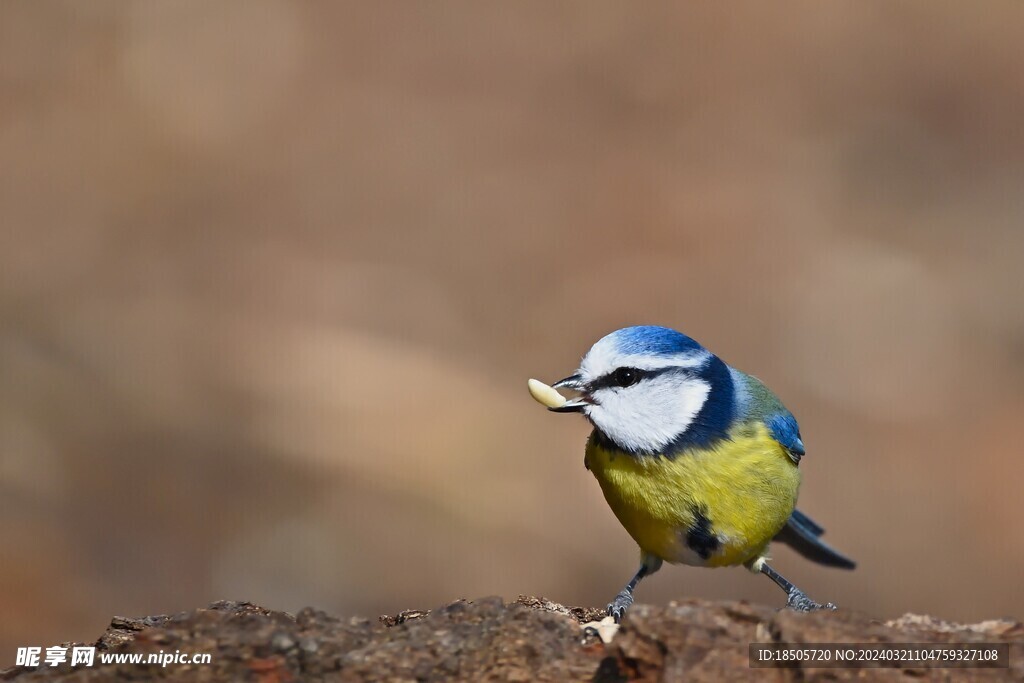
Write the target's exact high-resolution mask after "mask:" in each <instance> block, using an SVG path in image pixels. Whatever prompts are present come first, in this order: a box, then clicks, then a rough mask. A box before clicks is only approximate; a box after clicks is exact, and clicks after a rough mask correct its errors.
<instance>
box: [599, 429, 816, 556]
mask: <svg viewBox="0 0 1024 683" xmlns="http://www.w3.org/2000/svg"><path fill="white" fill-rule="evenodd" d="M730 437H731V438H730V439H723V440H722V441H720V442H719V443H718V444H716V445H715V446H714V447H713V448H709V449H706V450H701V451H687V452H684V453H680V454H679V455H677V456H675V457H674V458H671V459H669V458H666V457H663V456H636V457H634V456H630V455H628V454H626V453H623V452H621V451H618V450H616V449H611V448H606V447H603V446H601V445H599V444H598V443H597V439H595V438H594V437H593V436H592V437H591V439H590V442H589V443H588V444H587V453H586V463H587V467H588V468H589V469H590V471H591V472H593V474H594V476H595V477H596V478H597V481H598V483H600V485H601V490H602V491H603V492H604V497H605V499H606V500H607V501H608V505H609V506H611V508H612V511H613V512H614V513H615V516H616V517H618V519H619V521H620V522H621V523H622V526H624V527H625V528H626V531H628V532H629V535H630V536H632V537H633V539H634V540H635V541H636V542H637V544H638V545H639V546H640V549H641V550H643V551H644V552H647V553H650V554H653V555H655V556H657V557H660V558H661V559H663V560H665V561H667V562H681V563H684V564H692V565H705V566H712V567H717V566H724V565H735V564H741V563H743V562H746V561H748V560H751V559H754V558H756V557H758V556H759V555H760V554H761V553H763V552H764V550H765V548H766V546H767V545H768V543H769V541H771V539H772V537H774V536H775V534H777V533H778V532H779V530H781V529H782V527H783V526H784V525H785V523H786V520H787V519H788V518H789V515H790V513H792V512H793V508H794V507H796V498H797V493H798V491H799V489H800V470H799V469H798V468H797V466H796V464H795V463H794V462H793V461H792V460H791V459H790V458H789V456H788V454H787V453H786V451H785V449H784V448H783V447H782V446H781V445H780V444H779V443H778V442H777V441H776V440H775V439H774V438H772V436H771V434H770V433H769V432H768V429H767V428H766V427H765V426H764V425H762V424H754V425H746V426H743V427H741V428H739V429H736V430H734V431H733V432H732V433H731V434H730Z"/></svg>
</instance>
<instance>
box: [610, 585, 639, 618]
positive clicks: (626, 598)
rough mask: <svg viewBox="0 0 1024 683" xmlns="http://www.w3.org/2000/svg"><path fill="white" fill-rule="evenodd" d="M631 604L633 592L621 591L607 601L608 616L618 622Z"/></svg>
mask: <svg viewBox="0 0 1024 683" xmlns="http://www.w3.org/2000/svg"><path fill="white" fill-rule="evenodd" d="M632 604H633V594H632V593H630V592H629V591H622V592H620V593H619V594H618V595H616V596H615V599H614V600H612V601H611V602H609V603H608V616H610V617H611V618H612V619H614V620H615V623H616V624H617V623H619V622H620V621H621V620H622V617H623V615H624V614H625V613H626V610H627V609H629V606H630V605H632Z"/></svg>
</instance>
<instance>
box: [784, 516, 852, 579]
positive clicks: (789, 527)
mask: <svg viewBox="0 0 1024 683" xmlns="http://www.w3.org/2000/svg"><path fill="white" fill-rule="evenodd" d="M823 533H825V530H824V529H822V528H821V527H820V526H818V525H817V524H816V523H815V522H814V520H812V519H811V518H810V517H808V516H807V515H805V514H804V513H802V512H800V511H799V510H793V514H791V515H790V516H789V519H788V520H787V521H786V526H784V527H782V531H780V532H779V533H778V534H776V535H775V540H776V541H779V542H780V543H785V544H786V545H788V546H789V547H790V548H792V549H793V550H795V551H797V552H798V553H800V554H801V555H803V556H804V557H806V558H807V559H808V560H811V561H812V562H817V563H818V564H823V565H825V566H827V567H839V568H841V569H853V568H854V567H856V566H857V563H856V562H854V561H853V560H851V559H850V558H848V557H846V556H845V555H843V554H842V553H840V552H839V551H838V550H835V549H833V548H832V547H831V546H829V545H828V544H827V543H825V542H824V541H822V540H821V535H822V534H823Z"/></svg>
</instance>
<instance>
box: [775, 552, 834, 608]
mask: <svg viewBox="0 0 1024 683" xmlns="http://www.w3.org/2000/svg"><path fill="white" fill-rule="evenodd" d="M760 571H761V573H762V574H764V575H765V576H767V577H768V578H769V579H771V580H772V581H774V582H775V583H776V585H778V587H779V588H781V589H782V590H784V591H786V595H787V596H788V597H787V599H786V607H789V608H790V609H792V610H796V611H797V612H810V611H812V610H816V609H835V608H836V606H835V605H833V604H832V603H831V602H829V603H826V604H824V605H821V604H818V603H817V602H814V600H811V599H810V598H809V597H807V594H806V593H804V592H803V591H802V590H800V589H799V588H797V587H796V586H794V585H793V584H792V583H790V582H789V581H787V580H786V577H784V576H783V575H782V574H780V573H778V572H777V571H775V570H774V569H772V568H771V567H769V566H768V564H767V563H766V562H761V569H760Z"/></svg>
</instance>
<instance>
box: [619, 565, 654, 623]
mask: <svg viewBox="0 0 1024 683" xmlns="http://www.w3.org/2000/svg"><path fill="white" fill-rule="evenodd" d="M659 569H661V558H660V557H654V556H653V555H647V554H644V556H643V557H642V558H641V560H640V569H638V570H637V571H636V574H634V575H633V578H632V579H630V580H629V583H627V584H626V586H625V587H624V588H623V589H622V590H621V591H619V594H618V595H616V596H615V599H614V600H612V601H611V602H609V603H608V616H610V617H612V618H613V619H615V623H616V624H617V623H619V621H621V620H622V616H623V615H624V614H625V613H626V610H627V609H628V608H629V606H630V605H632V604H633V589H635V588H636V585H637V584H638V583H640V580H641V579H643V578H644V577H645V576H650V575H651V574H653V573H654V572H656V571H658V570H659Z"/></svg>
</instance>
